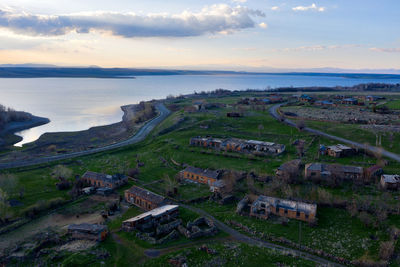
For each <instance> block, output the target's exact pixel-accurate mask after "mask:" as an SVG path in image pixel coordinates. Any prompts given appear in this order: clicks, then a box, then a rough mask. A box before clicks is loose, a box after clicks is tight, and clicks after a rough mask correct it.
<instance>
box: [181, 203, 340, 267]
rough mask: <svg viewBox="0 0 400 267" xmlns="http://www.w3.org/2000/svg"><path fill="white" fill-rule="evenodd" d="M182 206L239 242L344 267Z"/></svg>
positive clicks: (190, 207)
mask: <svg viewBox="0 0 400 267" xmlns="http://www.w3.org/2000/svg"><path fill="white" fill-rule="evenodd" d="M178 204H179V205H180V206H182V207H184V208H186V209H189V210H191V211H193V212H196V213H198V214H200V215H202V216H206V217H209V218H211V219H212V220H213V221H214V222H215V224H216V225H217V227H218V228H219V229H221V230H223V231H224V232H226V233H228V234H230V235H231V236H232V237H233V238H234V239H236V240H237V241H239V242H242V243H247V244H249V245H253V246H260V247H265V248H270V249H275V250H279V251H285V252H290V253H291V254H292V255H296V256H298V257H300V258H303V259H306V260H310V261H313V262H316V263H318V264H320V265H322V266H338V267H339V266H344V265H341V264H339V263H336V262H333V261H330V260H327V259H324V258H321V257H318V256H315V255H313V254H310V253H307V252H303V251H301V250H297V249H293V248H287V247H284V246H280V245H276V244H274V243H270V242H267V241H264V240H261V239H258V238H252V237H249V236H247V235H244V234H242V233H240V232H238V231H236V230H235V229H233V228H231V227H229V226H228V225H226V224H224V223H223V222H221V221H219V220H217V219H215V218H214V217H213V216H212V215H210V214H209V213H207V212H206V211H204V210H202V209H198V208H195V207H192V206H188V205H185V204H182V203H178Z"/></svg>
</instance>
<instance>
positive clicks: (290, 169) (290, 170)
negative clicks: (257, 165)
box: [275, 159, 302, 180]
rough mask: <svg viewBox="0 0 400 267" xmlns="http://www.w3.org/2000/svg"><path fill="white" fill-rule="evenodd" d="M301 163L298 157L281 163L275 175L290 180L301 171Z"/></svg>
mask: <svg viewBox="0 0 400 267" xmlns="http://www.w3.org/2000/svg"><path fill="white" fill-rule="evenodd" d="M301 167H302V163H301V160H300V159H295V160H291V161H288V162H285V163H283V164H282V165H281V166H280V167H279V168H278V169H277V170H276V173H275V174H276V176H277V177H278V178H281V179H285V180H291V179H294V178H296V177H297V176H298V175H299V174H300V173H301Z"/></svg>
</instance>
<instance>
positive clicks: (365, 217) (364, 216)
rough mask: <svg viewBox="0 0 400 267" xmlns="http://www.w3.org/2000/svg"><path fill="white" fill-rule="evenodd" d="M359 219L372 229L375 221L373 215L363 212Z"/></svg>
mask: <svg viewBox="0 0 400 267" xmlns="http://www.w3.org/2000/svg"><path fill="white" fill-rule="evenodd" d="M358 219H360V221H361V222H362V223H363V224H364V225H365V226H366V227H371V226H372V224H373V222H374V220H373V218H372V216H371V215H369V214H368V213H367V212H365V211H362V212H360V214H359V215H358Z"/></svg>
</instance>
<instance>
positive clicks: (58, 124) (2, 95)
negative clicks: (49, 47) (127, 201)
mask: <svg viewBox="0 0 400 267" xmlns="http://www.w3.org/2000/svg"><path fill="white" fill-rule="evenodd" d="M368 82H386V83H398V82H399V80H373V79H349V78H341V77H312V76H291V75H285V76H282V75H218V76H215V75H212V76H208V75H199V76H197V75H196V76H192V75H188V76H141V77H137V78H136V79H80V78H72V79H71V78H44V79H42V78H40V79H38V78H36V79H0V103H1V104H3V105H5V106H8V107H12V108H14V109H16V110H24V111H27V112H30V113H32V114H34V115H37V116H42V117H47V118H49V119H50V120H51V122H50V123H48V124H46V125H43V126H40V127H36V128H32V129H29V130H26V131H23V132H20V133H18V134H19V135H20V136H22V137H23V138H24V139H23V141H22V142H21V143H19V144H18V145H21V144H24V143H27V142H31V141H34V140H36V139H37V138H38V137H39V136H40V135H41V134H43V133H45V132H60V131H78V130H85V129H88V128H90V127H92V126H98V125H105V124H110V123H114V122H118V121H120V120H121V117H122V114H123V113H122V111H121V109H120V106H121V105H126V104H134V103H138V102H139V101H141V100H151V99H159V98H164V97H166V96H167V95H169V94H173V95H179V94H187V93H193V92H194V91H198V92H199V91H203V90H206V91H208V90H214V89H217V88H224V89H230V90H245V89H248V88H251V89H265V88H267V87H271V88H275V87H281V86H294V87H297V86H336V85H341V86H351V85H355V84H359V83H368Z"/></svg>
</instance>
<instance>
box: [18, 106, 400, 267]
mask: <svg viewBox="0 0 400 267" xmlns="http://www.w3.org/2000/svg"><path fill="white" fill-rule="evenodd" d="M187 101H188V100H184V101H182V103H186V102H187ZM213 101H216V102H218V101H220V99H214V100H213ZM226 101H227V102H234V99H227V100H226ZM221 102H222V100H221ZM227 110H228V109H213V110H212V112H206V113H192V114H187V113H183V112H182V111H178V112H175V113H173V114H172V115H171V116H170V117H168V118H167V119H166V120H165V121H164V122H162V123H161V124H160V125H158V126H157V127H156V128H155V130H154V131H153V132H152V133H151V135H150V136H149V137H148V138H147V139H146V140H144V141H143V142H141V143H139V144H135V145H131V146H127V147H124V148H120V149H116V150H113V151H109V152H103V153H100V154H94V155H89V156H84V157H80V158H78V159H75V160H68V161H64V163H67V164H68V167H69V168H71V169H72V170H73V173H74V174H80V175H82V174H83V173H84V172H85V171H87V170H92V171H97V172H103V173H109V174H113V173H116V172H123V171H126V170H127V169H129V168H135V167H136V159H137V158H138V159H139V160H140V161H141V162H143V163H144V164H145V165H144V166H143V167H141V168H140V173H139V177H138V179H139V182H138V185H139V186H140V185H142V184H146V183H149V182H152V181H156V180H160V179H163V178H164V177H165V176H166V175H168V176H169V177H174V176H175V175H176V174H177V173H178V172H179V171H180V170H181V168H179V167H177V166H175V165H174V164H172V161H171V160H172V159H173V160H175V161H177V162H179V163H186V164H189V165H192V166H196V167H200V168H210V169H232V170H237V171H255V172H256V173H260V174H268V175H273V174H274V172H275V170H276V168H277V167H279V166H280V165H281V164H282V163H283V162H285V161H288V160H291V159H294V158H297V156H296V155H295V154H296V148H295V147H294V146H292V145H291V144H292V142H293V141H294V140H296V139H304V140H306V142H307V152H306V154H305V156H304V157H303V160H304V161H305V162H312V161H322V162H332V161H333V162H338V163H342V164H348V165H359V164H362V163H366V164H374V163H375V162H376V159H374V158H371V157H365V158H364V156H363V155H359V156H356V157H349V158H342V159H334V158H330V157H327V156H323V157H319V158H318V156H317V151H318V146H319V144H320V143H321V144H326V145H330V144H335V143H337V142H334V141H332V140H328V139H325V138H320V137H315V136H312V135H310V134H308V133H306V132H300V131H298V130H297V129H295V128H292V127H289V126H287V125H284V124H282V123H280V122H278V121H276V120H275V119H274V118H272V117H271V116H270V115H269V114H268V113H267V111H256V110H250V109H248V110H246V112H245V117H243V118H227V117H226V115H225V113H226V112H227ZM183 117H187V118H186V119H185V121H184V122H182V123H179V124H178V127H177V128H174V129H173V130H172V131H170V132H167V133H165V134H162V135H161V134H159V133H160V131H162V130H164V129H167V128H169V127H171V126H173V125H174V124H176V123H177V122H178V121H179V120H180V119H181V118H183ZM312 123H314V124H312V125H313V127H315V128H319V129H321V130H325V131H328V132H330V133H333V134H338V135H340V136H341V135H343V137H348V138H349V139H351V140H355V141H358V142H364V140H366V141H367V142H370V143H372V144H373V143H374V142H375V136H374V135H372V136H371V133H369V132H368V131H366V130H362V129H359V128H358V126H357V125H344V124H334V123H329V124H327V123H325V124H324V123H318V122H312ZM204 124H207V125H208V126H209V128H208V129H202V128H200V127H199V126H200V125H204ZM259 125H263V127H264V129H263V130H262V131H261V132H260V130H259V129H258V126H259ZM198 135H201V136H206V135H210V136H215V137H221V138H225V137H237V138H244V139H256V140H264V141H272V142H277V143H282V144H285V145H286V148H287V152H286V153H284V154H283V155H281V156H278V157H274V156H270V157H249V156H247V155H243V154H240V153H221V152H218V151H214V150H209V149H203V148H198V147H190V146H189V139H190V138H191V137H193V136H198ZM399 137H400V136H397V135H396V138H399ZM385 138H386V137H382V142H383V144H384V145H386V144H387V141H386V139H385ZM312 140H313V143H312V144H310V142H311V141H312ZM396 142H397V143H399V142H400V139H396ZM396 149H400V148H399V147H398V146H396ZM228 155H233V156H235V157H237V158H233V157H229V156H228ZM163 160H166V161H167V164H164V163H163ZM333 162H332V163H333ZM56 164H58V163H53V164H50V165H49V166H44V167H43V168H36V167H35V168H21V169H16V170H12V171H11V172H12V173H13V174H15V175H16V176H17V177H18V187H21V186H23V187H24V188H25V196H24V198H23V199H22V200H21V201H22V202H23V203H24V206H21V207H15V208H13V210H14V212H15V216H20V215H21V214H20V213H21V211H22V209H24V208H26V207H27V206H30V205H34V204H35V203H36V202H37V201H38V200H42V201H48V200H50V199H53V198H57V197H61V198H64V199H69V195H68V194H67V192H66V191H58V190H57V189H56V187H55V183H56V182H57V180H56V179H54V178H52V177H51V176H50V173H51V171H52V168H53V166H54V165H56ZM384 169H385V172H387V173H398V172H399V171H400V164H398V163H393V162H391V163H390V164H389V165H388V166H386V167H385V168H384ZM132 184H133V182H129V184H128V185H126V186H125V187H123V188H120V189H118V192H119V193H120V194H122V193H123V191H124V190H125V189H127V188H129V187H130V186H131V185H132ZM260 186H262V185H260ZM308 186H309V184H304V185H299V187H301V188H303V187H304V188H307V187H308ZM145 187H146V188H148V189H150V190H153V191H155V192H158V193H160V194H163V193H164V192H165V189H164V185H163V184H162V183H156V184H152V185H149V186H145ZM244 188H245V189H246V185H245V182H244ZM325 189H326V190H328V191H329V192H331V193H332V194H333V195H334V196H340V197H343V198H344V199H347V200H350V199H352V198H353V197H355V198H356V197H359V196H374V197H377V198H379V197H381V196H382V197H383V195H385V197H384V198H383V199H385V201H387V203H395V198H394V197H395V196H397V197H399V196H400V193H399V192H395V193H383V192H381V191H379V190H378V189H377V187H376V186H375V185H371V186H367V187H362V188H361V189H354V188H353V187H352V186H351V185H347V184H346V185H344V186H342V187H340V188H335V189H330V188H325ZM178 192H179V198H180V199H182V200H189V199H193V198H196V197H200V196H206V195H208V194H210V193H209V189H208V187H207V186H206V185H192V184H188V185H182V186H180V187H179V188H178ZM15 197H17V196H15ZM388 199H389V200H388ZM397 201H398V200H397ZM203 205H204V206H201V207H203V208H204V209H206V210H207V211H209V212H210V213H211V214H213V215H215V216H217V217H218V218H220V219H221V220H225V219H226V218H233V219H235V220H237V221H241V222H243V223H246V225H247V224H248V225H249V226H252V227H253V226H254V227H255V228H257V229H258V230H259V231H265V232H266V233H269V234H273V235H276V236H283V237H285V238H288V239H290V240H292V241H294V242H297V241H298V229H299V223H298V222H296V221H291V222H290V223H289V226H287V227H285V226H282V225H280V224H277V223H274V221H261V220H255V219H253V218H246V217H241V216H237V215H235V214H234V212H233V211H234V207H233V206H218V205H215V204H214V203H213V204H207V203H206V204H203ZM140 213H141V211H140V210H139V209H137V208H134V207H132V208H130V209H129V210H128V211H127V212H126V213H125V214H124V215H122V216H121V217H119V218H117V219H116V220H114V221H111V222H110V223H109V227H110V229H111V230H117V229H118V228H119V227H120V225H121V222H122V221H123V220H124V219H127V218H129V217H133V216H135V215H137V214H140ZM181 216H183V217H185V216H186V215H185V211H183V212H182V211H181ZM188 217H191V215H188ZM318 217H319V224H318V226H317V227H316V228H310V227H308V226H307V225H305V224H303V228H302V229H303V237H302V240H303V241H302V242H304V244H306V245H308V246H311V247H313V248H321V249H326V250H328V252H334V253H337V254H338V256H343V257H347V258H358V257H361V256H363V255H364V254H366V253H368V255H372V256H371V257H375V258H376V255H377V246H378V242H379V241H376V240H372V241H370V240H369V239H368V238H369V237H370V235H375V236H378V237H379V238H381V239H380V240H384V239H385V238H386V235H385V233H384V232H382V231H381V230H371V229H368V228H365V227H364V226H362V225H361V224H360V222H359V220H358V219H355V218H351V217H350V216H349V215H348V214H347V212H346V211H344V210H339V209H329V208H319V210H318ZM388 224H389V225H390V224H392V225H396V224H397V225H399V221H398V220H397V219H392V217H389V219H388ZM124 235H125V234H122V235H121V236H120V238H121V239H122V240H123V241H124V242H126V243H127V244H130V245H132V246H133V248H134V249H136V248H137V249H138V251H139V252H140V251H141V250H142V249H143V248H142V247H140V246H138V245H137V244H138V243H137V242H136V241H135V240H133V239H131V238H130V237H129V236H124ZM366 240H368V242H367V241H366ZM179 242H181V241H178V242H177V244H179ZM313 242H314V243H313ZM130 245H129V246H130ZM101 246H104V247H107V248H108V249H109V251H112V252H113V253H115V254H113V255H112V259H110V260H107V262H106V263H107V265H114V264H116V263H118V264H124V263H127V264H128V265H129V262H130V261H129V255H130V253H132V251H131V249H130V248H127V245H126V244H119V243H116V242H114V241H113V240H112V239H108V240H107V241H106V242H105V243H104V245H101ZM141 252H142V251H141ZM134 253H136V252H134ZM139 254H140V253H137V254H135V255H134V256H132V257H133V258H134V259H139V258H140V257H142V256H143V255H139Z"/></svg>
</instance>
